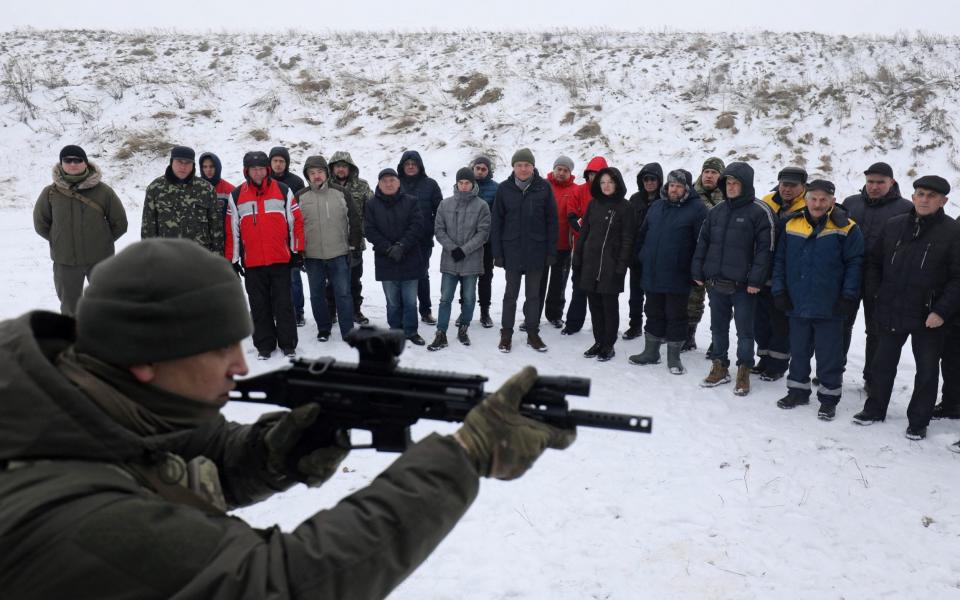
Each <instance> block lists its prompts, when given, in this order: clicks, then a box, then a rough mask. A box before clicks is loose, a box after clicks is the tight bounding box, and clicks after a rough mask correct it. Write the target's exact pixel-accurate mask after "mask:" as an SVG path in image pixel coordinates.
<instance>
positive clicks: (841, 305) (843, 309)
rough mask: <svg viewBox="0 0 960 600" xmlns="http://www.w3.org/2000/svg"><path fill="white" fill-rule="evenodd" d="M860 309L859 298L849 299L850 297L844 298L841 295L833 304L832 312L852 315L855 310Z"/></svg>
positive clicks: (838, 314) (843, 315)
mask: <svg viewBox="0 0 960 600" xmlns="http://www.w3.org/2000/svg"><path fill="white" fill-rule="evenodd" d="M859 309H860V301H859V300H851V299H850V298H844V297H843V296H841V297H840V299H839V300H837V303H836V304H834V305H833V312H834V313H836V315H837V316H840V317H852V316H854V315H856V314H857V310H859Z"/></svg>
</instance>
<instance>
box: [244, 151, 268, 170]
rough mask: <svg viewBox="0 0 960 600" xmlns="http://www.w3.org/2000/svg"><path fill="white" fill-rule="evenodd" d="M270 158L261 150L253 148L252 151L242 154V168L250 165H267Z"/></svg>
mask: <svg viewBox="0 0 960 600" xmlns="http://www.w3.org/2000/svg"><path fill="white" fill-rule="evenodd" d="M269 166H270V159H269V158H267V155H266V154H264V153H263V152H259V151H257V150H254V151H253V152H247V153H246V154H244V155H243V168H244V169H249V168H250V167H269Z"/></svg>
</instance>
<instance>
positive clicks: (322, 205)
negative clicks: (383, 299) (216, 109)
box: [297, 156, 363, 342]
mask: <svg viewBox="0 0 960 600" xmlns="http://www.w3.org/2000/svg"><path fill="white" fill-rule="evenodd" d="M303 175H304V177H306V179H307V181H308V182H309V184H308V185H307V187H305V188H303V189H302V190H300V192H299V193H298V194H297V201H298V202H299V203H300V214H301V215H302V216H303V238H304V243H305V250H304V255H305V258H304V261H303V264H304V267H305V268H306V270H307V281H308V284H309V286H310V308H311V310H312V311H313V318H314V320H315V321H316V322H317V339H318V340H320V341H321V342H325V341H327V340H328V339H330V329H331V322H330V310H329V309H328V307H327V296H326V293H325V290H326V287H327V282H328V281H329V282H330V287H331V288H332V289H333V296H334V298H335V302H336V305H337V312H338V313H339V314H340V319H339V320H338V321H337V322H338V323H339V325H340V335H341V336H342V337H344V338H346V337H347V334H348V333H350V331H351V330H352V329H353V297H352V296H351V294H350V253H351V252H353V251H354V250H355V249H356V248H358V247H359V246H360V241H361V239H362V235H363V234H362V232H361V227H360V215H359V214H358V213H357V207H356V205H355V204H354V203H353V202H351V201H349V200H348V199H347V197H346V196H345V195H344V193H343V189H342V188H340V187H339V186H337V185H336V184H333V183H332V182H331V181H330V180H329V175H330V172H329V169H328V167H327V161H326V159H325V158H323V157H322V156H311V157H309V158H307V161H306V163H304V167H303Z"/></svg>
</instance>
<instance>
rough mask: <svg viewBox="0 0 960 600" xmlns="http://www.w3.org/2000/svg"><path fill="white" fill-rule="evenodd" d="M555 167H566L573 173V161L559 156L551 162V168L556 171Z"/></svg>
mask: <svg viewBox="0 0 960 600" xmlns="http://www.w3.org/2000/svg"><path fill="white" fill-rule="evenodd" d="M557 167H566V168H567V169H569V170H570V171H573V159H572V158H570V157H569V156H564V155H562V154H561V155H560V156H558V157H557V160H555V161H553V168H554V169H556V168H557Z"/></svg>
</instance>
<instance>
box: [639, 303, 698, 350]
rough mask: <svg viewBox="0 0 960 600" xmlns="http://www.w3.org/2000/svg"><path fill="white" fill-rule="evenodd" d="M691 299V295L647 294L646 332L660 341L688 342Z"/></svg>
mask: <svg viewBox="0 0 960 600" xmlns="http://www.w3.org/2000/svg"><path fill="white" fill-rule="evenodd" d="M689 298H690V294H647V328H646V332H647V333H649V334H650V335H652V336H653V337H655V338H657V339H658V340H666V341H668V342H682V341H684V340H686V339H687V300H688V299H689Z"/></svg>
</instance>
